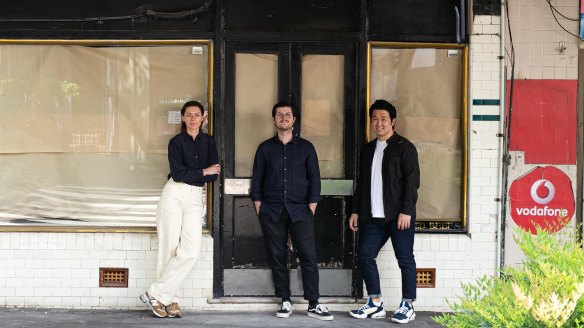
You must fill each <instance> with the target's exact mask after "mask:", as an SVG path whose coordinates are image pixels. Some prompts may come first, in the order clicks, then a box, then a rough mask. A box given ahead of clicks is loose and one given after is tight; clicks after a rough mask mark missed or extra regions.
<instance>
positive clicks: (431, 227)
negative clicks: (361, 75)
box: [363, 41, 469, 232]
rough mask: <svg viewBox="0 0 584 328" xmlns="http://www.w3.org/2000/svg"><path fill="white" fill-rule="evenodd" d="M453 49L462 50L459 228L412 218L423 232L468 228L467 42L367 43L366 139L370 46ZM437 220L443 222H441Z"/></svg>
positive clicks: (366, 131) (369, 98) (371, 51)
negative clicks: (421, 222)
mask: <svg viewBox="0 0 584 328" xmlns="http://www.w3.org/2000/svg"><path fill="white" fill-rule="evenodd" d="M384 48H385V49H424V48H426V49H428V48H430V49H456V50H460V51H461V52H462V67H461V69H462V70H461V75H462V76H461V82H462V85H461V95H460V97H461V108H460V110H461V133H462V135H461V143H462V144H461V161H462V163H461V172H462V177H461V190H460V197H461V198H460V206H461V209H460V216H461V217H460V218H459V220H460V221H458V222H460V228H453V227H452V226H451V225H450V224H448V223H456V222H457V221H450V222H446V221H444V222H443V221H424V222H425V223H426V222H427V223H429V224H428V227H424V226H422V225H421V224H420V222H416V225H417V227H416V230H417V231H423V232H443V231H461V232H464V231H466V230H467V229H468V218H467V217H468V152H469V150H468V145H469V143H468V127H469V123H468V117H469V115H468V65H469V46H468V45H467V44H456V43H408V42H382V41H370V42H368V43H367V69H366V74H367V76H366V95H365V104H366V108H365V111H364V112H365V116H364V117H363V119H364V120H365V121H364V122H365V138H366V142H367V141H369V140H371V131H370V124H369V107H370V106H371V76H372V74H371V69H372V58H373V55H372V53H373V50H374V49H384ZM440 223H445V224H444V225H441V224H440Z"/></svg>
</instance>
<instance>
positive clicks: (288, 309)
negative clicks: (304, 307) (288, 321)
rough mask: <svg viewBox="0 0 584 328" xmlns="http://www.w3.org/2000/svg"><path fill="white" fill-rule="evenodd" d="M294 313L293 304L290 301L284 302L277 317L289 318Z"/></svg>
mask: <svg viewBox="0 0 584 328" xmlns="http://www.w3.org/2000/svg"><path fill="white" fill-rule="evenodd" d="M292 311H294V308H293V307H292V303H290V302H288V301H284V302H282V305H281V306H280V309H279V310H278V312H276V317H278V318H288V317H289V316H290V315H291V314H292Z"/></svg>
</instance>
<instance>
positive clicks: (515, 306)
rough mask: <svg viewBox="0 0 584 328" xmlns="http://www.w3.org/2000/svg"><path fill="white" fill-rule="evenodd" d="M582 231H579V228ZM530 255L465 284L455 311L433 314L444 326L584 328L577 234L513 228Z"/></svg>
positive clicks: (583, 266)
mask: <svg viewBox="0 0 584 328" xmlns="http://www.w3.org/2000/svg"><path fill="white" fill-rule="evenodd" d="M576 230H578V229H576ZM515 240H516V242H517V244H518V245H519V247H520V248H521V250H522V251H523V252H524V253H525V255H526V259H525V260H524V261H523V262H522V264H521V266H519V267H517V268H504V269H503V270H502V271H501V275H500V277H489V276H483V277H481V278H479V279H477V281H476V282H475V283H471V284H462V290H463V293H464V294H463V296H460V297H459V300H458V301H459V302H450V301H449V302H448V305H449V306H450V307H451V309H452V313H444V314H442V315H441V316H439V317H434V318H433V319H434V321H436V322H437V323H439V324H441V325H444V326H446V327H457V328H460V327H472V328H474V327H526V328H529V327H584V250H583V249H582V246H581V244H580V243H578V238H577V237H576V234H575V233H569V232H558V233H555V234H550V233H547V232H546V231H543V230H541V229H538V231H537V234H536V235H532V234H531V233H529V232H526V231H523V230H521V229H519V228H518V229H516V230H515Z"/></svg>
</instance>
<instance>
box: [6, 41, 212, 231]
mask: <svg viewBox="0 0 584 328" xmlns="http://www.w3.org/2000/svg"><path fill="white" fill-rule="evenodd" d="M201 48H203V49H204V52H203V53H204V54H203V55H193V51H192V46H190V45H186V46H141V47H123V46H118V47H86V46H79V45H1V46H0V167H2V173H1V174H0V195H1V196H0V223H1V222H12V223H14V222H18V223H33V224H34V223H39V222H49V223H56V224H66V225H69V224H73V225H76V224H87V225H107V226H110V225H153V224H154V218H155V209H156V201H157V199H158V196H159V195H160V191H161V187H162V185H163V184H164V183H165V181H166V175H167V173H168V161H167V158H166V147H167V144H168V140H169V139H170V138H171V137H172V136H174V135H175V134H176V133H177V132H178V128H179V123H180V115H179V117H178V120H177V118H176V112H177V111H179V110H180V108H181V106H182V104H183V103H184V102H185V101H187V100H191V99H198V100H200V101H202V102H203V103H204V104H206V103H207V92H208V57H207V51H208V49H207V46H202V47H201Z"/></svg>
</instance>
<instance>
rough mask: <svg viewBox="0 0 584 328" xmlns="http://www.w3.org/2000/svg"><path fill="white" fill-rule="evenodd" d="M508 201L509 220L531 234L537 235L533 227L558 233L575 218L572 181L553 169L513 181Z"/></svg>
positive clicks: (533, 173)
mask: <svg viewBox="0 0 584 328" xmlns="http://www.w3.org/2000/svg"><path fill="white" fill-rule="evenodd" d="M509 198H510V203H511V204H510V206H511V218H512V219H513V221H514V222H515V223H516V224H517V225H518V226H520V227H522V228H523V229H525V230H527V231H530V232H531V233H536V226H539V227H541V228H544V229H546V230H548V231H550V232H555V231H558V230H560V229H562V228H563V227H564V226H565V225H566V224H567V223H568V222H569V221H570V220H571V219H572V216H573V215H574V209H575V206H574V193H573V191H572V182H571V181H570V178H569V177H568V176H567V175H566V174H565V173H564V172H562V171H561V170H560V169H558V168H556V167H553V166H548V167H537V168H535V169H533V170H532V171H530V172H529V173H527V174H525V175H524V176H522V177H520V178H519V179H517V180H515V181H513V183H512V184H511V187H510V188H509Z"/></svg>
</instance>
